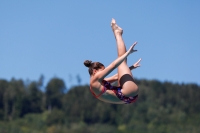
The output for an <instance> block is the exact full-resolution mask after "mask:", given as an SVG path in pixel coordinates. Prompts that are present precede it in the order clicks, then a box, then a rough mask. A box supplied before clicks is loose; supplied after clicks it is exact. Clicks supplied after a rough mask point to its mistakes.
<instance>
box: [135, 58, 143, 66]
mask: <svg viewBox="0 0 200 133" xmlns="http://www.w3.org/2000/svg"><path fill="white" fill-rule="evenodd" d="M141 60H142V59H141V58H140V59H139V60H138V61H137V62H136V63H135V64H134V65H133V67H134V68H137V67H140V61H141Z"/></svg>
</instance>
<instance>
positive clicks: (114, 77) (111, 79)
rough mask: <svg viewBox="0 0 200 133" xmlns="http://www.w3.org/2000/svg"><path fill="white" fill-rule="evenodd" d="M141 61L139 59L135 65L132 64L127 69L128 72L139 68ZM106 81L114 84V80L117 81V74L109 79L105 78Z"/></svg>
mask: <svg viewBox="0 0 200 133" xmlns="http://www.w3.org/2000/svg"><path fill="white" fill-rule="evenodd" d="M141 60H142V59H141V58H140V59H139V60H138V61H137V62H136V63H134V64H133V65H132V66H130V67H129V69H130V70H133V69H135V68H137V67H140V64H139V63H140V61H141ZM105 80H106V81H108V82H110V83H112V82H115V81H116V80H118V73H116V74H115V75H113V76H111V77H108V78H105Z"/></svg>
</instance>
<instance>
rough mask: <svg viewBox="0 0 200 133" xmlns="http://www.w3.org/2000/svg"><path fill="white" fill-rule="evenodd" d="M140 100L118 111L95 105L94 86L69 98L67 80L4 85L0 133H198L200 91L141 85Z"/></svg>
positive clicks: (0, 97)
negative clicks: (41, 87)
mask: <svg viewBox="0 0 200 133" xmlns="http://www.w3.org/2000/svg"><path fill="white" fill-rule="evenodd" d="M136 83H137V84H138V86H139V88H140V91H139V99H138V101H137V102H136V103H133V104H130V105H126V104H125V105H114V104H108V103H104V102H102V101H99V100H97V99H95V98H94V97H93V96H92V95H91V93H90V91H89V86H88V85H84V86H75V87H73V88H71V89H70V90H69V91H68V92H65V88H66V87H65V83H64V81H63V80H62V79H59V78H53V79H51V80H50V81H49V82H48V84H47V86H46V87H45V91H44V92H43V91H41V90H40V86H41V84H42V80H41V79H40V80H39V81H38V82H31V83H29V84H26V85H25V84H24V82H23V81H22V80H15V79H12V80H11V81H6V80H0V133H66V132H67V133H85V132H87V133H94V132H95V133H113V132H115V133H171V132H176V133H179V132H181V133H198V132H200V128H199V125H200V114H199V112H200V101H199V100H198V99H199V97H200V86H198V85H196V84H174V83H170V82H163V83H162V82H159V81H156V80H144V79H142V80H136Z"/></svg>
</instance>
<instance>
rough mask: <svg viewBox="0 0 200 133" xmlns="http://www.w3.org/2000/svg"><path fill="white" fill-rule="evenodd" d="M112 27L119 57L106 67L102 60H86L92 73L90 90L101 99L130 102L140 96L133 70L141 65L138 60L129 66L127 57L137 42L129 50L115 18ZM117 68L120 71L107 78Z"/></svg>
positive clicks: (117, 102)
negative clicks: (114, 84) (115, 83)
mask: <svg viewBox="0 0 200 133" xmlns="http://www.w3.org/2000/svg"><path fill="white" fill-rule="evenodd" d="M111 27H112V30H113V33H114V36H115V39H116V42H117V50H118V58H117V59H116V60H114V61H113V62H112V63H111V64H110V65H108V66H107V67H105V66H104V65H103V64H102V63H100V62H92V61H90V60H86V61H85V62H84V65H85V66H86V67H88V68H89V69H88V71H89V74H90V91H91V93H92V94H93V95H94V97H96V98H98V99H99V100H101V101H104V102H108V103H113V104H130V103H133V102H135V101H136V100H137V98H138V86H137V85H136V84H135V82H134V79H133V75H132V73H131V70H132V69H133V68H136V67H139V66H140V65H139V62H140V61H141V59H140V60H138V61H137V62H136V63H135V64H134V65H133V66H131V67H128V66H127V63H126V61H127V57H128V55H130V54H131V53H133V52H136V51H137V50H134V46H135V45H136V44H137V42H135V43H134V44H133V45H132V46H131V47H130V48H129V50H128V51H126V47H125V44H124V41H123V39H122V33H123V30H122V28H120V27H119V26H118V25H117V24H116V21H115V20H114V19H112V21H111ZM115 68H118V73H117V74H115V75H114V76H111V77H108V78H105V77H106V76H107V75H108V74H110V73H111V72H112V71H113V70H114V69H115ZM115 81H118V86H113V85H111V83H113V82H115Z"/></svg>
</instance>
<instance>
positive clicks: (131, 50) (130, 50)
mask: <svg viewBox="0 0 200 133" xmlns="http://www.w3.org/2000/svg"><path fill="white" fill-rule="evenodd" d="M136 44H137V42H134V44H133V45H132V46H131V47H130V48H129V50H128V53H129V54H131V53H133V52H136V51H137V50H134V47H135V45H136Z"/></svg>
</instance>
